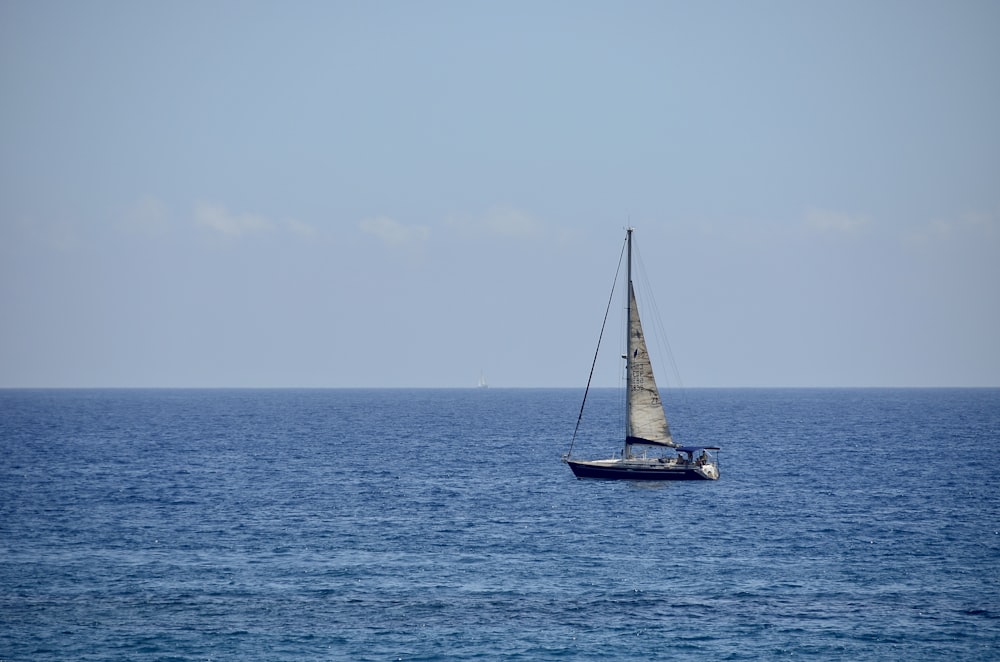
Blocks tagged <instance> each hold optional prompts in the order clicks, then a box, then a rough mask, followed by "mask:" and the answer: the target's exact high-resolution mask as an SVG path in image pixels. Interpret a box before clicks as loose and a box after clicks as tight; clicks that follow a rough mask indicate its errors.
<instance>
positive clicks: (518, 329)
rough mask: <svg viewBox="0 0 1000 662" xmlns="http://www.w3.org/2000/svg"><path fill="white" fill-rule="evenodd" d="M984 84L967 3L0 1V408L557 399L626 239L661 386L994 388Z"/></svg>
mask: <svg viewBox="0 0 1000 662" xmlns="http://www.w3.org/2000/svg"><path fill="white" fill-rule="evenodd" d="M998 66H1000V4H998V3H996V2H970V1H958V2H892V1H888V0H881V1H878V2H852V1H847V2H822V1H819V2H705V3H688V2H666V1H663V2H625V3H617V2H542V3H536V2H523V3H522V2H497V3H484V2H482V3H481V2H351V3H348V2H315V3H312V2H292V3H277V2H266V3H256V2H232V3H230V2H177V3H173V2H171V3H135V2H100V1H99V2H89V3H81V2H44V3H38V2H5V3H3V4H2V5H0V91H2V93H0V99H2V100H0V311H2V323H0V386H53V387H60V386H195V387H201V386H262V387H268V386H303V387H314V386H320V387H321V386H334V387H341V386H343V387H353V386H359V387H363V386H387V387H397V386H427V387H438V386H472V385H474V384H475V383H476V381H477V379H478V377H479V373H480V371H485V373H486V375H487V377H488V379H489V381H490V383H491V385H494V386H526V387H535V386H569V387H577V386H579V387H582V385H583V384H584V383H585V381H586V377H587V372H588V370H589V367H590V365H589V364H590V360H591V357H592V353H593V349H594V344H595V342H596V339H597V333H598V330H599V326H600V322H601V317H602V315H603V307H604V305H605V303H606V297H607V294H608V291H609V288H610V286H611V279H612V277H613V275H614V269H615V266H616V262H617V256H618V251H619V248H620V246H621V240H622V237H623V232H622V228H623V227H624V226H625V225H627V224H629V223H630V224H632V225H633V226H635V227H636V228H637V230H636V242H637V244H638V246H639V248H640V250H641V254H642V258H643V263H644V265H645V267H646V271H647V273H648V277H649V280H650V282H651V284H652V286H653V288H654V290H655V302H656V308H657V310H658V311H659V314H660V315H659V316H660V318H661V319H662V322H663V326H664V327H665V329H666V331H667V335H668V338H669V343H670V347H671V348H672V351H673V355H674V358H675V361H676V364H677V368H678V371H679V375H680V381H681V382H682V383H683V384H684V385H685V386H689V387H695V386H983V385H992V386H997V385H1000V294H998V289H1000V122H998V121H997V119H996V118H998V117H1000V76H997V73H996V72H997V68H998ZM647 325H648V321H647ZM617 372H618V371H617V367H612V368H610V369H609V370H608V372H606V373H604V372H602V373H599V376H598V380H599V382H600V383H601V384H604V385H613V384H614V383H615V382H616V376H617ZM663 372H665V371H664V370H662V369H661V370H660V374H662V373H663ZM658 376H659V374H658ZM660 381H661V382H665V381H668V380H667V379H666V378H665V376H664V377H662V378H661V380H660Z"/></svg>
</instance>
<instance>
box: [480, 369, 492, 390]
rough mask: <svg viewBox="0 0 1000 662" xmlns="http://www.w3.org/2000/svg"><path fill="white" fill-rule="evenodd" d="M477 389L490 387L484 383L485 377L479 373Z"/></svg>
mask: <svg viewBox="0 0 1000 662" xmlns="http://www.w3.org/2000/svg"><path fill="white" fill-rule="evenodd" d="M478 387H479V388H489V387H490V385H489V384H487V383H486V376H485V375H484V374H483V373H482V371H480V373H479V384H478Z"/></svg>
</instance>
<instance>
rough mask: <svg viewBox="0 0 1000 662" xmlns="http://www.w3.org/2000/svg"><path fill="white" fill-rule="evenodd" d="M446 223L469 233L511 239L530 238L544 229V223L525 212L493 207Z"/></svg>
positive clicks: (538, 234)
mask: <svg viewBox="0 0 1000 662" xmlns="http://www.w3.org/2000/svg"><path fill="white" fill-rule="evenodd" d="M448 223H449V224H450V225H451V226H453V227H455V228H457V229H459V230H462V231H464V232H467V233H470V234H486V235H490V236H497V237H507V238H511V239H530V238H533V237H537V236H540V235H541V234H542V233H543V232H544V231H545V226H544V224H543V223H542V222H541V221H539V220H538V219H537V218H535V217H534V216H532V215H531V214H528V213H527V212H524V211H521V210H518V209H510V208H501V207H495V208H493V209H491V210H489V211H488V212H486V213H485V214H483V215H482V216H479V217H471V218H462V217H455V218H451V219H449V220H448Z"/></svg>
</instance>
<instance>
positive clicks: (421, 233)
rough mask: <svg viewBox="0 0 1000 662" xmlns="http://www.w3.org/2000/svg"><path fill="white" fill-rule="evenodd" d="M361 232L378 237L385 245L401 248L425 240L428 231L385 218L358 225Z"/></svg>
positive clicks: (373, 219) (420, 226)
mask: <svg viewBox="0 0 1000 662" xmlns="http://www.w3.org/2000/svg"><path fill="white" fill-rule="evenodd" d="M360 227H361V230H362V231H363V232H366V233H368V234H370V235H373V236H375V237H378V238H379V239H381V240H382V241H384V242H385V243H387V244H392V245H396V246H403V245H408V244H417V243H421V242H423V241H426V240H427V237H429V236H430V233H431V231H430V229H429V228H427V227H425V226H422V225H403V224H402V223H400V222H399V221H396V220H393V219H391V218H389V217H387V216H378V217H376V218H368V219H365V220H363V221H361V223H360Z"/></svg>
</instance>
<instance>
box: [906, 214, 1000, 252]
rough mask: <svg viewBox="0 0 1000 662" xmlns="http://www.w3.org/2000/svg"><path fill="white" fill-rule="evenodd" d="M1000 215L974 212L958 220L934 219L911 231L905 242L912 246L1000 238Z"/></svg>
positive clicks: (985, 240) (987, 240)
mask: <svg viewBox="0 0 1000 662" xmlns="http://www.w3.org/2000/svg"><path fill="white" fill-rule="evenodd" d="M998 218H1000V215H997V214H988V213H982V212H973V213H969V214H966V215H964V216H962V217H961V218H957V219H947V220H945V219H940V218H939V219H934V220H932V221H929V222H927V223H925V224H923V225H921V226H919V227H917V228H915V229H914V230H913V231H911V232H910V233H909V234H908V235H907V236H906V237H905V238H904V240H905V241H906V242H907V243H908V244H911V245H917V244H938V243H940V242H943V241H950V240H959V239H966V238H968V239H973V240H975V241H980V242H990V241H996V239H997V238H1000V220H998Z"/></svg>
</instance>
